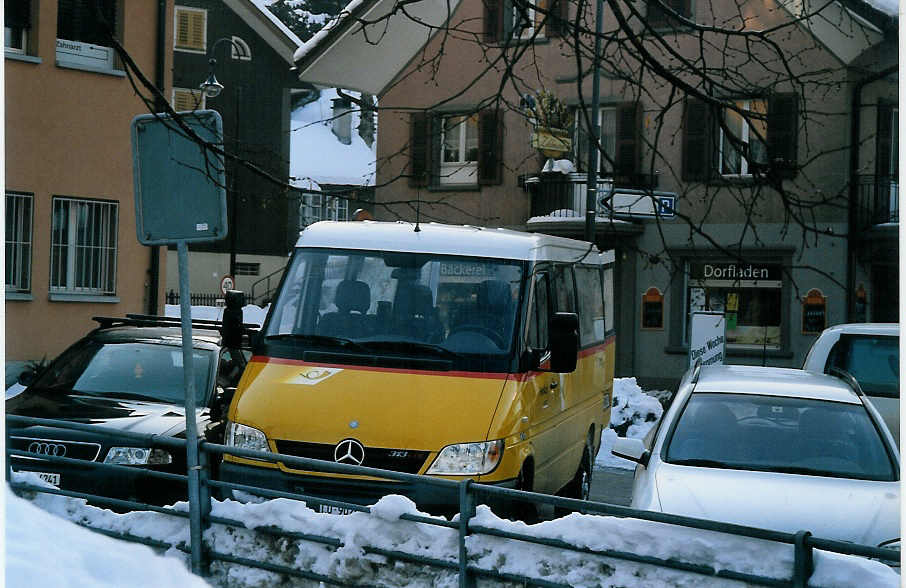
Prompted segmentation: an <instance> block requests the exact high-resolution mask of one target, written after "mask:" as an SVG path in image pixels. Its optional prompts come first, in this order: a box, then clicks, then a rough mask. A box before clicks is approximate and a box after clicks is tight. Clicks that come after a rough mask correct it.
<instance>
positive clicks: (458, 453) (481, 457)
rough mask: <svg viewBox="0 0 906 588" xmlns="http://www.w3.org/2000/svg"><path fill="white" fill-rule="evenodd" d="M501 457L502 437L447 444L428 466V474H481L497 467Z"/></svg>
mask: <svg viewBox="0 0 906 588" xmlns="http://www.w3.org/2000/svg"><path fill="white" fill-rule="evenodd" d="M501 457H503V439H498V440H497V441H482V442H481V443H457V444H455V445H447V446H446V447H444V448H443V449H442V450H441V452H440V453H439V454H438V455H437V458H436V459H435V460H434V463H432V464H431V467H430V468H428V471H427V473H429V474H440V475H452V476H461V475H481V474H487V473H489V472H491V471H493V470H494V468H496V467H497V464H499V463H500V458H501Z"/></svg>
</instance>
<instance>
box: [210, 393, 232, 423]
mask: <svg viewBox="0 0 906 588" xmlns="http://www.w3.org/2000/svg"><path fill="white" fill-rule="evenodd" d="M235 394H236V388H218V389H217V392H216V393H215V394H214V399H213V400H212V401H211V411H210V415H211V420H212V421H222V420H224V419H225V418H226V416H227V413H228V412H229V410H230V403H231V402H232V401H233V396H234V395H235Z"/></svg>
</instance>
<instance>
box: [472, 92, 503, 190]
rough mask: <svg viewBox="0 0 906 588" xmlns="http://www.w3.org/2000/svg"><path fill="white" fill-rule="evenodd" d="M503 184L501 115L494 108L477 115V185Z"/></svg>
mask: <svg viewBox="0 0 906 588" xmlns="http://www.w3.org/2000/svg"><path fill="white" fill-rule="evenodd" d="M502 182H503V115H502V113H501V111H500V110H498V109H496V108H488V109H485V110H482V111H481V112H480V113H479V115H478V183H479V184H482V185H492V184H500V183H502Z"/></svg>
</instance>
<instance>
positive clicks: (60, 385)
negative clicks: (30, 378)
mask: <svg viewBox="0 0 906 588" xmlns="http://www.w3.org/2000/svg"><path fill="white" fill-rule="evenodd" d="M213 353H214V352H213V351H210V350H206V349H194V350H193V351H192V354H193V361H194V364H193V367H194V372H195V374H194V375H195V398H196V402H198V403H201V402H203V401H204V399H205V395H206V393H207V392H208V391H209V390H210V384H209V383H210V381H211V377H212V374H211V371H212V363H211V362H212V361H213ZM182 366H183V356H182V347H180V346H177V345H159V344H154V343H106V344H105V343H99V342H97V341H90V342H86V343H85V344H83V345H77V346H74V347H71V348H70V349H69V350H67V351H66V352H65V353H64V354H63V355H61V356H60V357H59V358H57V360H55V361H54V362H53V363H52V364H51V366H50V367H49V368H48V369H47V370H46V371H45V372H44V373H43V374H42V375H41V377H40V378H39V379H38V380H37V381H36V382H35V383H34V384H33V385H32V386H31V388H32V389H34V390H44V391H50V392H54V391H57V392H61V393H75V394H83V395H88V396H102V397H116V398H124V399H130V400H142V401H150V402H166V403H171V404H182V403H183V399H184V398H185V395H184V392H183V390H184V388H185V385H184V383H183V369H182Z"/></svg>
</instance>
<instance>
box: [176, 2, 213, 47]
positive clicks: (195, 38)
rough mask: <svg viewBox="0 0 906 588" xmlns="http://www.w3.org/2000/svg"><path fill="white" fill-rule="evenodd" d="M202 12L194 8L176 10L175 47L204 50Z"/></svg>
mask: <svg viewBox="0 0 906 588" xmlns="http://www.w3.org/2000/svg"><path fill="white" fill-rule="evenodd" d="M205 17H206V14H205V13H204V12H196V11H194V10H177V11H176V31H175V33H174V34H175V37H176V47H177V48H179V49H194V50H196V51H204V50H205Z"/></svg>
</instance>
